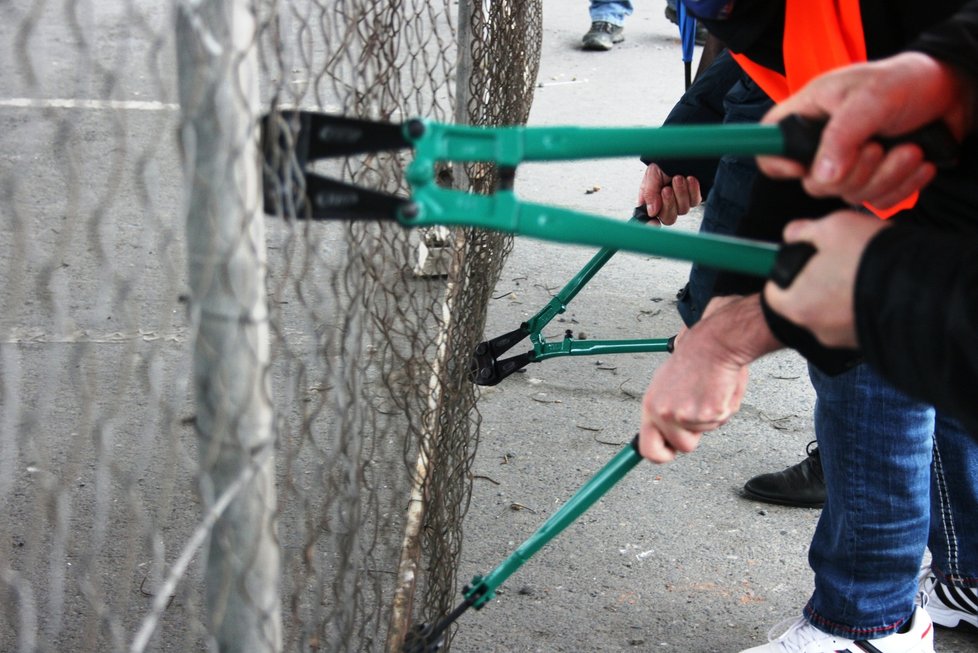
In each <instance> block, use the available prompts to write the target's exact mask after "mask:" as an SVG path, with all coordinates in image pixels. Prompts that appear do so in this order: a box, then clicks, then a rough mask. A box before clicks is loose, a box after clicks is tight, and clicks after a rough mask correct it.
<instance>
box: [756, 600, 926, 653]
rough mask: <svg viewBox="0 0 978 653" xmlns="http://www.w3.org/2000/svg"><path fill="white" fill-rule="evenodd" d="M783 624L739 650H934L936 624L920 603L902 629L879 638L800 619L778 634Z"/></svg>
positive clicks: (825, 652)
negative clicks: (856, 636)
mask: <svg viewBox="0 0 978 653" xmlns="http://www.w3.org/2000/svg"><path fill="white" fill-rule="evenodd" d="M783 627H784V622H783V623H782V624H779V625H778V626H775V627H774V629H772V634H770V635H768V637H770V638H771V641H770V642H768V643H767V644H764V645H762V646H755V647H754V648H749V649H745V650H743V651H741V652H740V653H838V652H839V651H874V652H875V653H934V624H933V623H932V622H931V620H930V617H929V616H928V615H927V613H926V612H925V611H924V610H923V609H921V608H920V607H919V606H918V607H916V608H914V613H913V616H912V617H911V618H910V621H908V622H907V623H906V624H905V625H904V627H903V628H901V629H900V632H896V633H893V634H892V635H887V636H886V637H880V638H878V639H860V640H852V639H846V638H845V637H839V636H837V635H829V634H828V633H825V632H822V631H821V630H819V629H818V628H816V627H815V626H813V625H811V624H810V623H808V621H806V620H805V619H798V620H797V621H794V622H793V623H791V624H790V625H788V629H787V630H786V631H784V633H783V634H781V635H780V636H778V637H777V638H775V636H774V634H773V633H774V632H775V631H776V630H778V629H780V628H783Z"/></svg>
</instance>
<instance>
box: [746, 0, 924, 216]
mask: <svg viewBox="0 0 978 653" xmlns="http://www.w3.org/2000/svg"><path fill="white" fill-rule="evenodd" d="M781 50H782V53H783V54H782V56H783V58H784V70H785V73H784V75H782V74H780V73H777V72H775V71H773V70H771V69H769V68H765V67H764V66H761V65H759V64H756V63H754V62H753V61H751V60H750V59H748V58H747V57H746V56H745V55H743V54H736V53H731V54H732V55H733V58H734V59H735V60H736V61H737V63H738V64H740V67H741V68H743V69H744V72H746V73H747V74H748V75H750V77H751V79H753V80H754V82H755V83H757V85H758V86H760V87H761V88H762V89H763V90H764V92H765V93H767V94H768V96H769V97H770V98H771V99H772V100H774V101H775V102H781V101H782V100H785V99H786V98H787V97H788V96H790V95H792V94H794V93H796V92H798V91H799V90H801V88H802V87H803V86H805V84H807V83H808V82H810V81H811V80H812V79H813V78H815V77H818V76H819V75H821V74H822V73H825V72H828V71H830V70H833V69H835V68H840V67H842V66H847V65H849V64H853V63H860V62H864V61H866V39H865V35H864V33H863V21H862V15H861V13H860V10H859V0H834V1H827V0H785V19H784V43H783V44H782V46H781ZM917 196H918V193H914V194H913V195H911V196H910V197H907V198H905V199H904V200H902V201H901V202H899V203H898V204H896V205H895V206H892V207H890V208H888V209H885V210H884V209H877V208H876V207H874V206H871V205H869V204H866V208H868V209H869V210H871V211H872V212H873V213H875V214H876V215H877V216H879V217H881V218H884V219H885V218H888V217H890V216H891V215H893V214H895V213H898V212H900V211H903V210H904V209H909V208H911V207H912V206H913V205H914V204H916V203H917Z"/></svg>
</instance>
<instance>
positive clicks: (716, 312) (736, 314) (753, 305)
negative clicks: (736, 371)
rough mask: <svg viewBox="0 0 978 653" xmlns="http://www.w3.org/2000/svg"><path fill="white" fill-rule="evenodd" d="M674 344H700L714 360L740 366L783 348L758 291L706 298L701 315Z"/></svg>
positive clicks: (693, 345) (687, 345) (689, 345)
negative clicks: (773, 330)
mask: <svg viewBox="0 0 978 653" xmlns="http://www.w3.org/2000/svg"><path fill="white" fill-rule="evenodd" d="M677 346H682V347H690V348H692V347H702V348H704V349H705V350H707V351H709V352H711V354H712V356H713V357H714V358H715V359H716V360H722V361H725V362H726V363H728V364H730V365H740V366H747V365H750V364H751V363H752V362H753V361H755V360H757V359H758V358H760V357H762V356H764V355H765V354H768V353H771V352H773V351H776V350H778V349H781V348H782V347H783V345H782V344H781V343H780V342H778V340H777V338H775V337H774V335H773V334H772V333H771V330H770V329H769V328H768V326H767V322H766V321H765V319H764V314H763V312H762V310H761V303H760V295H758V294H753V295H747V296H742V297H740V296H731V295H728V296H725V297H716V298H714V299H712V300H710V303H709V304H708V305H707V307H706V309H705V310H704V312H703V318H702V319H701V320H700V321H699V322H698V323H697V324H696V325H695V326H694V327H693V328H692V329H690V330H689V332H688V333H687V334H686V336H685V337H684V339H683V341H682V343H681V345H677Z"/></svg>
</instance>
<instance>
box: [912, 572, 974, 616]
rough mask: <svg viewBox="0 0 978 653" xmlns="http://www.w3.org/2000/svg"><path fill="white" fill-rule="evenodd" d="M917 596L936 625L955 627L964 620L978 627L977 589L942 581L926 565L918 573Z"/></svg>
mask: <svg viewBox="0 0 978 653" xmlns="http://www.w3.org/2000/svg"><path fill="white" fill-rule="evenodd" d="M919 596H920V603H921V605H923V606H924V609H925V610H927V614H929V615H930V618H931V619H933V620H934V623H935V624H937V625H938V626H943V627H944V628H957V627H959V626H961V625H962V622H964V624H969V625H970V626H971V627H973V628H978V590H975V589H971V588H969V587H957V586H955V585H948V584H946V583H942V582H941V581H939V580H938V579H937V576H935V575H934V574H932V573H931V571H930V567H929V566H928V567H926V568H925V569H924V570H922V573H921V574H920V595H919Z"/></svg>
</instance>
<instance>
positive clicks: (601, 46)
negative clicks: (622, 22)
mask: <svg viewBox="0 0 978 653" xmlns="http://www.w3.org/2000/svg"><path fill="white" fill-rule="evenodd" d="M624 31H625V28H624V27H621V26H619V25H612V24H611V23H606V22H605V21H603V20H596V21H594V22H593V23H591V29H589V30H588V31H587V34H585V35H584V38H583V39H581V41H582V42H583V43H584V49H585V50H610V49H611V47H612V46H613V45H614V44H615V43H621V42H622V41H624V40H625V34H624Z"/></svg>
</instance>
